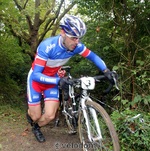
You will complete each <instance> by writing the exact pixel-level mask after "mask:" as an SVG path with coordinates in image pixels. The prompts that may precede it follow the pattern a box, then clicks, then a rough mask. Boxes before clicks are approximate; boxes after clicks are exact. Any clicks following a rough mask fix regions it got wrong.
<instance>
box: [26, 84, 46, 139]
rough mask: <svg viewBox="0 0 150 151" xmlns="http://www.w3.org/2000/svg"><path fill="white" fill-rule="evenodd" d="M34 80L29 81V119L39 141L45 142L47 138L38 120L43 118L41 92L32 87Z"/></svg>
mask: <svg viewBox="0 0 150 151" xmlns="http://www.w3.org/2000/svg"><path fill="white" fill-rule="evenodd" d="M32 86H33V85H32V81H28V89H27V95H28V113H27V120H28V122H29V123H30V124H31V126H32V132H33V133H34V135H35V137H36V139H37V140H38V141H39V142H44V141H45V138H44V136H43V134H42V132H41V131H40V127H39V125H38V123H37V122H38V120H39V119H40V118H41V103H40V100H41V93H40V91H39V92H38V91H37V90H35V89H34V88H33V87H32Z"/></svg>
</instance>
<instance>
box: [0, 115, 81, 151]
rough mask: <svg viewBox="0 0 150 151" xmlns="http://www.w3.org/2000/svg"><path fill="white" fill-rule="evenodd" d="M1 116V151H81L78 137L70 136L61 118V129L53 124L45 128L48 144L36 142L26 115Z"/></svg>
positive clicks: (44, 132)
mask: <svg viewBox="0 0 150 151" xmlns="http://www.w3.org/2000/svg"><path fill="white" fill-rule="evenodd" d="M11 114H12V113H11ZM11 114H10V113H9V114H6V113H3V114H1V115H0V151H68V150H69V151H70V150H71V151H81V150H82V149H81V144H80V143H79V137H78V134H77V135H69V134H68V133H67V128H66V126H65V124H64V119H62V118H61V121H60V125H59V127H55V126H54V123H53V122H51V123H50V124H49V125H47V126H45V127H43V128H42V129H41V131H42V132H43V134H44V136H45V138H46V142H44V143H39V142H37V141H36V139H35V137H34V135H33V134H32V132H31V127H30V125H29V124H28V123H27V122H26V119H25V117H24V115H17V116H16V115H15V114H16V113H15V114H14V116H12V117H11Z"/></svg>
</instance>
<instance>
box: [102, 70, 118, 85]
mask: <svg viewBox="0 0 150 151" xmlns="http://www.w3.org/2000/svg"><path fill="white" fill-rule="evenodd" d="M104 76H105V77H106V78H107V79H108V80H109V81H110V82H111V83H112V84H113V85H114V84H115V81H114V80H117V79H118V74H117V73H116V72H115V71H110V70H109V69H107V70H106V71H105V72H104Z"/></svg>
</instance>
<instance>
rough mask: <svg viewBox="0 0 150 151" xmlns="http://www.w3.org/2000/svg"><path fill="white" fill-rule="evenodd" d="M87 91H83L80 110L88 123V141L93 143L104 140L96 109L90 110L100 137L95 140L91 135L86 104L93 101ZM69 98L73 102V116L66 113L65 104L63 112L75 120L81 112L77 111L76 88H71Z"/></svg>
mask: <svg viewBox="0 0 150 151" xmlns="http://www.w3.org/2000/svg"><path fill="white" fill-rule="evenodd" d="M84 81H85V79H84ZM92 81H93V80H92ZM83 87H84V86H83ZM85 89H86V88H85ZM85 89H82V90H81V97H80V106H79V108H78V109H79V110H81V111H82V112H83V116H84V118H85V122H86V126H87V133H88V139H89V140H90V142H93V141H96V140H100V139H102V135H101V130H100V126H99V124H98V118H97V114H96V111H95V110H94V109H92V108H90V112H91V114H92V116H93V119H94V122H95V125H96V131H97V132H98V136H97V137H95V138H93V137H92V135H91V129H90V122H89V117H88V114H87V112H86V105H85V102H86V100H90V101H92V100H91V98H90V97H89V95H88V90H85ZM92 89H94V87H93V85H92ZM69 97H70V99H71V101H72V109H71V110H72V111H71V115H70V114H69V113H68V112H67V111H66V108H65V104H64V108H63V111H62V112H63V114H64V115H65V116H69V117H70V118H73V116H75V115H77V114H78V112H79V110H78V111H77V110H76V108H77V104H76V100H75V94H74V86H69ZM77 116H78V115H77Z"/></svg>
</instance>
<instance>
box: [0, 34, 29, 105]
mask: <svg viewBox="0 0 150 151" xmlns="http://www.w3.org/2000/svg"><path fill="white" fill-rule="evenodd" d="M17 42H18V41H17V40H16V39H14V38H13V36H8V35H7V34H2V33H1V37H0V43H1V49H0V54H1V55H0V70H1V72H0V85H1V87H0V104H7V103H9V104H14V103H15V104H16V105H17V104H22V102H21V98H22V95H23V93H24V90H25V89H26V88H25V87H26V76H27V69H28V70H29V66H30V58H29V57H28V56H27V55H25V54H23V53H22V52H21V50H22V49H21V47H19V46H17Z"/></svg>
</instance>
